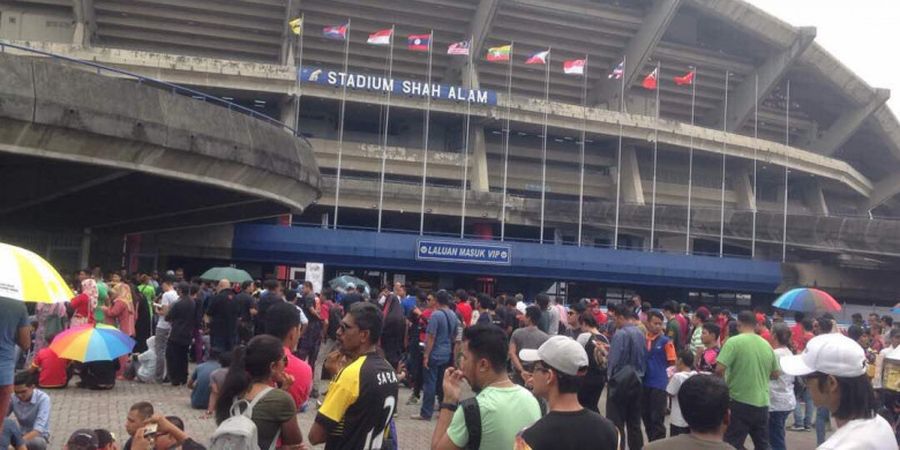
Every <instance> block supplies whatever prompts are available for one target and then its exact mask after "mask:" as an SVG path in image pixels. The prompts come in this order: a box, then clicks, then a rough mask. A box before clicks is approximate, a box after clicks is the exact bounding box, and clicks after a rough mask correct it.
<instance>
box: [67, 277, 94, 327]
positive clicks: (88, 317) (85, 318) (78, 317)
mask: <svg viewBox="0 0 900 450" xmlns="http://www.w3.org/2000/svg"><path fill="white" fill-rule="evenodd" d="M98 295H99V294H98V291H97V282H96V281H94V279H93V278H85V279H84V280H81V293H80V294H78V295H76V296H75V297H74V298H73V299H72V308H73V309H74V310H75V314H74V315H73V316H72V326H73V327H76V326H79V325H87V324H89V323H94V314H93V311H94V308H95V307H96V306H97V297H98Z"/></svg>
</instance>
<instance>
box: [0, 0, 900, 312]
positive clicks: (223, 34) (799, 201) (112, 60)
mask: <svg viewBox="0 0 900 450" xmlns="http://www.w3.org/2000/svg"><path fill="white" fill-rule="evenodd" d="M301 17H302V19H303V20H302V24H301V23H299V22H297V21H294V22H292V21H293V20H294V19H297V18H301ZM298 32H299V34H297V33H298ZM815 35H816V31H815V29H814V28H808V27H803V28H796V27H793V26H790V25H788V24H786V23H784V22H781V21H779V20H778V19H776V18H774V17H772V16H770V15H768V14H766V13H765V12H763V11H761V10H759V9H757V8H755V7H753V6H751V5H749V4H747V3H745V2H743V1H740V0H656V1H651V0H618V1H616V0H591V1H589V0H404V1H399V0H233V1H225V0H219V1H213V0H177V1H176V0H134V1H128V2H122V1H115V0H23V1H0V38H2V39H3V42H5V43H7V44H10V45H11V46H7V47H5V48H4V55H3V56H4V58H7V59H5V60H3V61H6V62H4V63H3V64H10V63H11V61H21V60H22V58H26V59H28V60H34V61H44V62H47V63H50V61H53V63H54V64H58V65H60V66H64V67H65V70H76V71H79V70H78V69H79V67H76V66H77V64H72V63H66V62H61V61H59V58H58V57H66V58H74V59H79V60H86V61H90V62H93V63H95V64H98V65H102V66H108V67H115V68H120V69H123V70H125V71H128V72H130V73H134V74H138V75H141V76H144V77H147V78H152V79H156V80H160V81H164V82H168V83H173V84H178V85H181V86H185V87H189V88H191V89H194V90H196V91H197V92H203V93H206V94H209V95H212V96H216V97H218V98H221V99H224V100H226V101H227V102H228V108H229V109H231V110H228V111H227V113H228V114H226V115H225V116H224V117H226V118H227V119H228V120H223V121H218V120H216V119H215V114H217V113H216V112H215V110H221V109H222V108H223V107H222V106H214V105H209V104H206V105H202V106H198V107H196V108H201V109H198V110H196V111H187V110H185V115H186V116H187V117H186V118H185V120H188V119H190V120H193V121H195V122H197V124H192V123H189V122H183V128H184V129H187V130H191V129H193V127H194V126H195V125H196V126H198V127H199V129H201V130H202V131H203V132H204V133H206V134H205V135H208V136H209V137H210V138H211V139H214V138H222V136H228V137H229V138H231V137H232V135H234V134H240V132H239V131H236V130H235V128H234V124H233V123H232V122H231V121H234V120H250V121H253V122H263V121H264V120H262V118H261V115H265V116H269V117H273V118H275V119H278V120H279V121H281V122H283V123H284V124H286V125H287V127H288V128H291V129H296V130H299V134H300V135H301V136H300V137H297V138H291V137H290V133H289V132H288V133H285V132H284V130H278V132H280V133H281V134H284V135H285V136H287V137H284V136H281V137H277V136H270V137H267V138H266V139H267V140H270V141H267V142H266V143H265V145H262V149H261V150H260V149H258V148H257V147H259V146H258V145H256V144H258V143H259V142H260V141H259V140H256V141H254V139H253V136H251V137H250V138H249V139H244V141H247V142H250V144H247V145H244V146H239V145H237V144H235V145H234V146H233V149H232V150H233V151H232V152H230V153H229V152H225V153H228V154H227V155H226V156H224V158H225V159H227V160H228V161H230V162H229V163H228V164H225V163H221V160H217V159H203V158H200V157H197V158H195V156H196V155H195V153H201V154H203V155H205V156H209V155H208V154H206V153H203V149H202V148H198V146H196V145H191V144H190V143H188V144H187V146H186V147H185V148H182V149H181V153H176V154H175V156H173V157H174V158H175V159H174V160H173V161H172V164H171V165H170V166H166V167H165V168H164V169H165V170H166V171H172V172H178V173H179V174H180V175H178V176H175V177H174V178H173V175H172V172H166V173H154V172H153V171H152V170H149V169H147V168H146V167H145V166H143V165H140V164H135V166H134V167H130V166H129V165H128V161H127V158H126V159H124V160H122V161H120V164H119V165H118V166H117V167H116V169H115V171H112V169H110V168H109V164H100V165H99V166H98V165H96V161H94V160H92V159H91V158H90V155H89V154H87V153H89V152H83V153H82V154H80V155H79V157H78V158H75V157H68V158H61V157H60V156H59V155H56V154H44V153H40V154H38V153H34V154H26V153H27V152H25V153H23V152H21V151H20V152H18V153H15V152H12V153H10V152H9V151H8V149H9V145H10V143H9V142H4V143H3V144H4V145H5V146H4V145H0V162H3V164H4V165H6V164H19V165H23V166H24V165H28V166H29V167H31V169H30V170H33V171H35V173H40V172H41V171H42V169H40V168H41V167H44V165H45V164H50V165H59V164H64V165H63V166H61V168H60V169H59V170H60V173H61V174H68V173H71V172H72V171H75V172H81V173H90V175H89V176H86V178H84V177H83V178H81V179H78V180H71V183H70V184H66V183H63V182H62V179H63V178H65V176H63V175H60V176H61V178H60V181H59V183H55V184H53V183H51V185H52V186H54V187H56V188H57V189H58V190H59V192H57V193H56V194H53V193H45V194H44V196H38V197H37V198H31V197H33V195H32V194H29V193H28V192H25V193H22V195H19V196H16V198H12V197H13V196H8V195H3V197H7V198H6V199H2V201H0V230H2V231H0V236H3V238H4V239H6V240H11V241H13V242H30V243H35V245H37V246H38V247H39V248H44V249H46V254H47V255H48V256H50V257H51V259H53V258H56V259H57V260H59V261H62V262H58V264H61V265H63V266H70V267H71V268H74V267H77V266H78V265H79V264H83V263H87V262H93V261H119V260H120V259H121V260H123V261H125V263H126V265H128V266H129V267H130V268H131V269H132V270H134V269H137V268H140V269H142V270H147V269H150V268H153V267H172V266H175V265H183V266H185V267H197V268H200V267H203V266H205V265H209V264H210V263H214V262H215V261H218V260H224V259H228V260H235V261H239V262H240V264H241V265H242V266H244V267H248V268H250V269H251V271H254V272H256V273H257V274H263V273H268V272H272V271H274V270H276V269H275V268H276V267H277V266H285V267H293V268H296V269H295V270H291V271H289V272H287V273H283V274H282V275H287V276H291V275H296V274H298V273H301V272H302V270H301V269H302V268H303V267H305V263H323V264H324V265H325V271H326V275H327V276H331V275H334V274H342V273H354V274H356V275H358V276H361V277H363V278H369V279H371V280H373V282H378V281H381V282H386V281H392V280H394V279H400V280H405V281H407V282H414V283H417V284H420V285H422V286H429V287H457V286H461V287H471V288H474V289H481V290H486V291H489V292H499V291H526V292H530V293H533V292H536V291H541V290H548V289H549V290H551V291H552V292H555V293H558V294H559V295H564V296H566V297H568V298H577V297H580V296H591V297H605V298H607V299H608V300H612V301H615V300H617V299H620V298H623V297H624V296H627V295H628V294H629V293H630V292H632V291H637V292H641V293H645V294H646V295H647V296H648V297H649V298H654V299H661V298H663V297H666V298H674V299H679V300H685V301H686V300H695V299H699V298H704V299H707V300H709V299H711V298H718V301H720V302H722V303H724V304H728V303H736V302H739V303H745V302H749V301H750V299H751V298H752V299H754V301H757V299H758V301H760V302H762V301H766V300H769V299H771V297H772V296H773V295H774V294H775V293H776V292H777V291H779V290H783V289H785V288H789V287H793V286H818V287H821V288H823V289H826V290H829V291H830V292H831V293H833V294H834V295H835V296H836V297H837V298H839V299H841V300H846V301H852V302H857V303H866V304H872V303H879V304H893V303H894V302H895V301H896V300H895V292H897V290H898V288H900V282H898V277H897V276H896V275H897V273H898V267H900V266H898V261H900V258H898V256H900V240H898V239H900V222H898V221H897V220H896V219H895V217H897V216H898V215H900V202H898V199H897V198H896V197H897V194H898V192H900V171H898V168H900V124H898V121H897V119H896V117H895V116H894V114H893V113H892V112H891V111H890V109H889V108H888V107H887V105H886V101H887V100H888V98H889V96H890V93H889V92H888V91H887V90H885V89H878V88H875V87H872V86H869V85H868V84H867V83H866V82H865V81H864V80H862V79H861V78H859V77H858V76H856V75H855V74H854V73H853V72H852V71H851V69H850V68H847V67H845V66H844V65H843V64H842V63H841V62H840V61H838V60H837V59H836V58H835V57H833V56H832V55H831V54H829V53H828V52H827V51H826V50H825V49H823V48H822V47H821V46H819V45H818V44H816V43H815ZM384 44H387V45H384ZM506 46H509V47H506ZM20 47H28V48H30V49H32V50H34V51H26V50H23V49H22V48H20ZM451 47H452V48H453V49H454V50H453V51H451ZM35 51H38V52H41V53H35ZM507 51H508V57H509V60H507V59H506V57H507ZM466 52H468V54H469V55H468V56H466V55H465V54H464V53H466ZM542 52H547V53H542ZM448 53H456V54H448ZM489 54H490V57H488V55H489ZM534 58H537V60H535V59H534ZM529 59H531V61H529V62H531V63H532V64H526V61H528V60H529ZM35 64H37V63H35ZM0 67H2V66H0ZM34 67H35V68H36V67H37V66H36V65H35V66H34ZM81 68H83V67H81ZM89 69H90V68H89ZM579 69H580V70H579ZM35 71H37V69H35ZM51 72H52V69H51ZM79 72H84V71H83V70H81V71H79ZM98 72H101V71H99V70H98ZM566 72H569V73H566ZM113 75H115V74H113ZM103 76H105V77H108V76H109V74H106V75H103ZM113 78H120V77H117V76H113ZM676 79H677V80H676ZM60 81H61V82H62V80H60ZM116 81H120V80H116ZM0 83H3V80H2V79H0ZM121 83H127V84H130V85H134V86H136V87H137V88H143V86H141V83H135V82H133V81H126V82H120V83H119V84H117V85H116V86H121ZM69 87H70V88H71V89H75V90H77V89H76V88H77V86H74V85H72V86H69ZM9 89H11V88H9V87H4V86H0V92H2V91H3V90H7V93H8V90H9ZM59 92H60V95H68V94H71V92H68V93H67V89H66V88H65V86H61V87H60V88H59ZM184 93H185V92H177V93H176V94H184ZM73 95H74V94H73ZM97 95H100V96H101V97H102V96H103V94H102V91H100V92H94V93H93V95H92V96H90V97H96V96H97ZM188 95H192V94H190V93H188ZM193 96H194V97H198V98H195V99H184V100H185V101H187V100H195V103H202V102H203V101H204V100H206V103H210V101H208V100H209V99H206V98H204V97H202V96H198V95H193ZM76 97H77V96H76ZM73 98H74V97H73ZM103 100H104V102H103V103H102V104H103V105H110V106H109V107H110V108H112V109H111V110H115V111H129V110H133V111H138V112H140V110H141V108H142V104H141V103H139V98H138V99H137V100H136V101H138V102H137V103H136V102H134V101H127V100H125V99H121V100H117V98H114V97H110V98H105V99H103ZM3 105H4V103H3V102H2V101H0V129H2V128H3V127H2V125H3V123H4V122H3V120H8V115H7V113H8V111H7V110H6V109H5V108H4V106H3ZM231 105H239V106H240V107H242V109H240V111H238V110H236V109H234V108H232V107H231ZM64 110H65V108H63V111H64ZM71 111H76V112H77V111H78V105H77V104H76V105H74V106H72V107H71ZM251 111H252V112H255V113H256V114H255V115H254V114H253V113H250V112H251ZM164 112H168V111H164ZM248 113H250V114H251V117H250V118H249V119H246V115H247V114H248ZM73 114H75V113H73ZM117 114H118V113H117ZM76 115H77V114H76ZM108 116H109V117H107V119H109V118H110V117H113V116H116V114H111V115H108ZM237 116H240V117H244V119H238V118H236V117H237ZM126 119H128V120H132V119H133V120H136V121H139V120H141V118H140V117H133V118H128V117H126V118H125V119H123V120H126ZM59 126H62V127H63V128H66V127H70V128H71V127H73V126H75V125H72V122H66V123H63V124H62V125H59ZM265 126H266V127H270V128H272V129H273V130H274V129H276V128H277V126H276V125H271V124H268V123H266V124H265ZM188 132H190V131H188ZM265 132H266V133H272V134H274V132H272V130H269V129H268V128H267V129H266V130H265ZM90 133H91V131H90V130H88V134H90ZM0 134H2V133H0ZM217 134H219V136H217ZM250 134H253V133H250ZM191 138H193V136H191ZM9 139H10V140H14V139H15V137H14V136H13V137H9ZM141 139H143V138H142V137H135V134H134V133H131V134H129V133H124V134H122V133H119V134H118V135H117V137H116V140H115V141H109V142H105V143H103V144H102V145H104V146H107V147H108V149H109V151H110V152H112V153H115V152H116V151H117V148H120V147H117V146H126V147H131V146H133V145H132V144H134V143H135V142H139V141H141ZM234 139H238V137H234ZM129 142H130V143H131V144H129ZM98 145H101V144H98ZM222 145H226V146H227V144H222ZM4 149H7V150H4ZM224 151H225V150H223V152H224ZM235 153H243V154H242V155H241V154H237V155H236V154H235ZM313 156H314V160H313ZM63 160H65V163H63V162H62V161H63ZM248 161H249V162H248ZM67 164H78V165H77V166H69V165H67ZM229 164H237V166H234V167H232V166H229ZM241 164H246V165H248V167H250V169H248V171H250V170H257V169H258V171H259V173H256V174H255V175H253V176H249V175H247V174H245V173H244V172H242V171H241V168H240V167H239V166H240V165H241ZM226 166H228V167H226ZM182 171H183V173H182ZM111 174H112V175H111ZM116 175H118V176H116ZM160 175H161V176H162V177H161V178H159V176H160ZM200 175H202V176H200ZM119 177H126V178H119ZM131 177H140V179H139V180H137V181H134V180H132V179H131ZM154 177H157V178H154ZM123 180H129V182H128V183H125V182H123ZM141 180H143V181H141ZM141 182H143V183H144V184H143V185H140V183H141ZM13 186H15V185H14V184H13V182H6V183H2V184H0V188H2V189H4V191H5V192H10V191H9V189H11V188H12V187H13ZM121 188H125V189H129V190H128V191H127V192H128V195H131V194H134V195H137V197H136V198H135V201H130V200H129V199H128V198H123V197H127V195H120V196H118V197H116V196H107V195H103V194H100V193H101V192H110V191H116V190H117V189H121ZM155 189H159V190H158V191H157V190H155ZM154 193H158V194H157V195H154ZM138 194H140V195H138ZM92 198H102V199H104V202H105V203H103V204H98V203H94V202H92V201H91V199H92ZM138 199H140V200H138ZM201 200H203V201H201ZM79 202H81V203H82V205H81V207H80V208H76V207H73V206H72V205H73V204H77V203H79ZM117 202H121V203H117ZM144 202H146V203H144ZM85 203H86V205H85ZM141 205H149V206H148V207H147V208H146V209H143V208H142V206H141ZM173 205H176V206H173ZM100 209H103V210H104V211H103V212H98V211H99V210H100ZM110 209H113V210H117V211H119V212H121V213H122V214H127V215H128V218H127V219H126V220H124V221H116V220H115V217H113V216H115V215H116V214H110V213H109V210H110ZM167 209H171V210H173V212H172V213H171V214H167V213H166V212H165V211H166V210H167ZM49 210H53V211H64V212H66V214H51V213H49V212H48V211H49ZM142 210H144V211H146V212H147V214H143V213H142V212H141V211H142ZM75 211H82V212H85V211H87V212H89V213H90V215H94V214H96V216H98V217H97V220H86V219H78V220H75V221H72V222H69V221H68V218H71V217H72V215H73V214H74V212H75ZM101 219H102V220H101ZM4 222H5V223H4ZM123 222H124V223H123ZM109 224H112V225H109ZM51 225H52V226H51ZM89 232H90V233H89ZM65 236H68V238H64V237H65ZM60 241H63V242H62V243H60ZM123 252H124V254H125V257H124V258H122V253H123ZM106 264H107V265H108V264H109V263H106Z"/></svg>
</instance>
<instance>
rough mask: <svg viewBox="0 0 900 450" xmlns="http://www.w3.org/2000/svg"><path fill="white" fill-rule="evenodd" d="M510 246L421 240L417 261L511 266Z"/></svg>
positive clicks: (417, 246) (417, 243)
mask: <svg viewBox="0 0 900 450" xmlns="http://www.w3.org/2000/svg"><path fill="white" fill-rule="evenodd" d="M511 253H512V252H511V251H510V246H508V245H501V244H477V243H469V242H448V241H433V240H428V239H419V240H418V241H416V259H417V260H420V261H443V262H458V263H472V264H499V265H506V266H508V265H510V263H511V261H512V256H511Z"/></svg>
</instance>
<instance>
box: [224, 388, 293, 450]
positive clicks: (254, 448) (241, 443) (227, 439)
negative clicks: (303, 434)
mask: <svg viewBox="0 0 900 450" xmlns="http://www.w3.org/2000/svg"><path fill="white" fill-rule="evenodd" d="M272 389H273V388H272V387H267V388H265V389H263V390H262V392H260V393H259V394H257V395H256V397H255V398H254V399H253V401H251V402H248V401H247V400H238V399H235V401H234V403H233V404H232V405H231V417H229V418H228V419H225V420H224V421H223V422H222V423H220V424H219V426H218V427H217V428H216V431H215V432H213V435H212V439H211V440H210V445H209V450H260V448H259V435H258V434H257V430H256V424H255V423H253V420H251V417H252V416H253V407H254V406H256V403H257V402H259V401H260V400H261V399H262V398H263V397H265V396H266V395H267V394H268V393H269V391H271V390H272ZM241 403H247V409H245V410H244V412H241V406H240V405H241ZM280 434H281V430H279V431H278V433H276V434H275V437H274V438H273V439H272V445H271V446H270V447H269V450H274V449H275V443H276V442H278V436H279V435H280Z"/></svg>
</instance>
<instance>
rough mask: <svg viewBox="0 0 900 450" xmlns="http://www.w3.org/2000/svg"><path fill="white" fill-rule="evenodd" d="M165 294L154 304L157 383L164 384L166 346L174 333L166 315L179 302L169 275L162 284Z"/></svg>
mask: <svg viewBox="0 0 900 450" xmlns="http://www.w3.org/2000/svg"><path fill="white" fill-rule="evenodd" d="M162 289H163V294H162V296H161V297H160V298H159V303H154V305H153V306H154V309H156V316H157V317H158V318H159V320H158V321H157V322H156V342H155V344H156V345H155V346H156V348H155V349H154V350H155V351H156V382H157V383H162V382H163V380H164V379H165V377H166V344H168V343H169V333H171V332H172V324H170V323H169V322H168V321H167V320H166V314H167V313H168V312H169V308H170V307H171V305H172V304H173V303H175V302H176V301H178V292H176V291H175V286H173V281H172V278H170V277H169V276H168V275H167V276H166V278H165V279H164V280H163V282H162Z"/></svg>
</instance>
